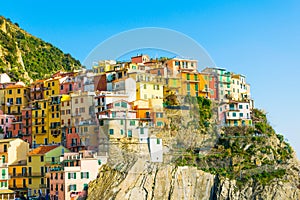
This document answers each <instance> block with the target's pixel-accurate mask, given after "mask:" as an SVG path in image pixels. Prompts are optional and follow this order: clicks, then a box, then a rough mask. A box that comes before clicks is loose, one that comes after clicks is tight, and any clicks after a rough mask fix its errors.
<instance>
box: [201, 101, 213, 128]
mask: <svg viewBox="0 0 300 200" xmlns="http://www.w3.org/2000/svg"><path fill="white" fill-rule="evenodd" d="M197 103H198V105H199V115H200V121H199V123H200V125H202V126H205V127H208V126H209V120H210V119H211V117H212V103H211V101H210V100H209V99H206V98H204V97H197Z"/></svg>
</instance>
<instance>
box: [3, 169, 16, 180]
mask: <svg viewBox="0 0 300 200" xmlns="http://www.w3.org/2000/svg"><path fill="white" fill-rule="evenodd" d="M15 173H16V172H15ZM14 175H15V174H14ZM5 176H6V171H5V169H2V179H5Z"/></svg>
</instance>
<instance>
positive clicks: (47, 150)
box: [27, 145, 69, 196]
mask: <svg viewBox="0 0 300 200" xmlns="http://www.w3.org/2000/svg"><path fill="white" fill-rule="evenodd" d="M64 152H69V150H68V149H66V148H65V147H63V146H58V145H48V146H39V147H37V148H35V149H34V150H32V151H31V152H29V153H28V157H27V168H28V189H29V193H30V194H31V195H33V196H38V191H39V189H41V191H42V193H43V194H45V193H46V192H47V189H49V178H47V176H46V172H47V170H48V169H47V167H51V165H52V164H53V165H56V161H58V157H60V156H61V155H62V154H63V153H64Z"/></svg>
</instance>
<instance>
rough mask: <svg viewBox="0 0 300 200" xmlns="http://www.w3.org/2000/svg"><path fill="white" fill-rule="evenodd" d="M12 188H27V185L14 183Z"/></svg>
mask: <svg viewBox="0 0 300 200" xmlns="http://www.w3.org/2000/svg"><path fill="white" fill-rule="evenodd" d="M10 189H13V190H20V189H24V190H27V185H23V184H16V185H13V186H12V187H11V188H10Z"/></svg>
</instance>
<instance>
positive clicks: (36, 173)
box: [28, 172, 45, 177]
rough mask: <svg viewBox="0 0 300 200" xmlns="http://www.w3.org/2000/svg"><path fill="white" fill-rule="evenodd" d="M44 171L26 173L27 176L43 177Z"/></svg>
mask: <svg viewBox="0 0 300 200" xmlns="http://www.w3.org/2000/svg"><path fill="white" fill-rule="evenodd" d="M43 176H45V173H40V172H35V173H28V177H43Z"/></svg>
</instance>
